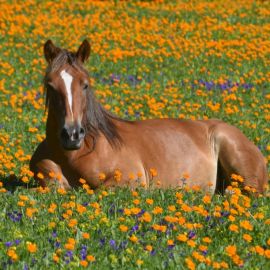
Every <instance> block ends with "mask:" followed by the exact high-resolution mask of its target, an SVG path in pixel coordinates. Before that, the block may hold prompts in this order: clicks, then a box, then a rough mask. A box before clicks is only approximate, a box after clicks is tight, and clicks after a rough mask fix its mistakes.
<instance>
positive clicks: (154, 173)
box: [149, 168, 157, 177]
mask: <svg viewBox="0 0 270 270" xmlns="http://www.w3.org/2000/svg"><path fill="white" fill-rule="evenodd" d="M149 171H150V175H151V177H155V176H157V170H156V169H153V168H151V169H150V170H149Z"/></svg>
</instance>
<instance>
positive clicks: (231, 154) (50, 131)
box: [30, 40, 267, 192]
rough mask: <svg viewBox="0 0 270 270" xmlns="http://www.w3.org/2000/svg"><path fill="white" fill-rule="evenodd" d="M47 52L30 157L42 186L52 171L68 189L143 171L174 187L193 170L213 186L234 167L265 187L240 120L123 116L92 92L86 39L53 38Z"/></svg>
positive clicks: (146, 180) (143, 177) (219, 186)
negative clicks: (73, 46)
mask: <svg viewBox="0 0 270 270" xmlns="http://www.w3.org/2000/svg"><path fill="white" fill-rule="evenodd" d="M44 54H45V58H46V60H47V62H48V68H47V70H46V75H45V80H44V85H45V90H46V106H47V108H48V119H47V125H46V139H45V140H44V141H43V142H42V143H41V144H40V145H39V146H38V148H37V149H36V151H35V153H34V155H33V157H32V159H31V162H30V169H31V170H32V171H33V172H34V173H35V178H36V179H38V180H39V182H40V184H41V185H42V186H46V185H47V184H48V182H49V181H50V179H51V178H55V177H56V178H57V179H58V181H59V185H60V186H61V187H62V188H65V189H68V188H70V187H73V186H78V185H80V183H79V179H80V178H83V179H85V180H86V182H87V183H88V185H89V186H90V187H91V188H93V189H94V188H97V187H99V186H100V185H101V184H103V185H105V186H114V185H125V184H128V185H130V186H135V185H136V183H137V182H138V181H132V180H131V179H133V178H134V177H135V178H138V177H139V178H140V181H141V183H142V184H144V185H145V186H146V187H149V186H150V185H151V182H152V181H156V180H159V182H160V186H161V187H176V186H178V185H181V181H180V179H181V178H182V177H183V175H184V174H188V175H189V177H188V179H186V184H187V185H189V186H194V185H197V186H200V187H201V188H202V189H205V190H209V186H211V188H212V191H213V192H214V191H222V190H224V188H226V186H227V185H228V184H229V183H230V176H231V174H232V173H235V174H239V175H241V176H242V177H243V179H244V184H245V185H247V186H251V187H253V188H256V190H257V191H258V192H263V191H264V188H265V186H266V184H267V169H266V164H265V161H264V157H263V155H262V154H261V153H260V151H259V150H258V148H257V147H256V146H255V145H254V144H253V143H252V142H251V141H249V140H248V139H247V138H246V137H245V136H244V135H243V134H242V133H241V131H240V130H239V129H237V128H236V127H233V126H230V125H228V124H226V123H224V122H222V121H219V120H208V121H189V120H186V121H182V120H178V119H154V120H145V121H126V120H123V119H120V118H118V117H116V116H114V115H112V114H110V113H109V112H107V111H106V110H105V109H104V108H103V107H102V106H101V105H100V104H99V103H98V102H97V101H96V100H95V98H94V95H93V92H92V90H91V88H90V84H89V75H88V73H87V71H86V70H85V69H84V67H83V63H84V62H85V61H86V60H87V59H88V57H89V55H90V45H89V43H88V42H87V41H86V40H85V41H84V42H83V43H82V44H81V46H80V47H79V49H78V51H77V52H76V53H73V52H69V51H67V50H64V49H60V48H58V47H56V46H54V45H53V43H52V42H51V41H50V40H48V41H47V42H46V44H45V45H44ZM153 169H155V170H156V172H157V176H156V177H155V178H153V174H155V173H156V172H155V171H154V170H153ZM39 172H41V173H42V174H38V173H39ZM100 173H102V174H100ZM42 175H43V176H42ZM186 178H187V177H186ZM101 179H102V181H101Z"/></svg>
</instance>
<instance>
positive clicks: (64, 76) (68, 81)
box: [60, 70, 73, 121]
mask: <svg viewBox="0 0 270 270" xmlns="http://www.w3.org/2000/svg"><path fill="white" fill-rule="evenodd" d="M60 76H61V78H62V79H63V81H64V83H65V86H66V91H67V97H68V104H69V108H70V112H71V117H72V121H73V112H72V92H71V84H72V80H73V77H72V76H71V75H70V74H69V73H67V72H66V71H65V70H62V71H61V73H60Z"/></svg>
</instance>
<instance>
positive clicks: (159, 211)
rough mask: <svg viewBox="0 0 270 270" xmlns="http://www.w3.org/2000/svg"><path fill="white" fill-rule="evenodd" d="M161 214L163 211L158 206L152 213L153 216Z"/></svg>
mask: <svg viewBox="0 0 270 270" xmlns="http://www.w3.org/2000/svg"><path fill="white" fill-rule="evenodd" d="M162 212H163V209H162V208H161V207H159V206H157V207H155V208H154V210H153V211H152V213H153V214H154V215H158V214H162Z"/></svg>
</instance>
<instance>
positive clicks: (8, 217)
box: [0, 0, 270, 270]
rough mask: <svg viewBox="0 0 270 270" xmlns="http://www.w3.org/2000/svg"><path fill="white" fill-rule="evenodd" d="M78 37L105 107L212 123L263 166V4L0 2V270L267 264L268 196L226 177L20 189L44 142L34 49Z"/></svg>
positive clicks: (269, 29) (267, 30)
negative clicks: (204, 183)
mask: <svg viewBox="0 0 270 270" xmlns="http://www.w3.org/2000/svg"><path fill="white" fill-rule="evenodd" d="M85 38H87V39H88V40H89V41H90V42H91V56H90V60H89V61H88V62H87V64H86V66H87V69H88V70H89V72H90V75H91V84H92V86H93V89H94V91H95V94H96V96H97V99H98V100H99V101H100V102H101V103H102V105H103V106H104V107H105V108H106V109H107V110H109V111H111V112H113V113H115V114H117V115H119V116H121V117H123V118H125V119H132V120H135V119H148V118H168V117H173V118H181V119H184V118H186V119H193V120H196V119H208V118H219V119H222V120H224V121H226V122H228V123H230V124H232V125H235V126H237V127H238V128H240V129H241V130H242V131H243V133H244V134H245V135H246V136H247V137H248V138H249V139H250V140H252V141H254V143H255V144H256V145H257V146H258V147H259V148H260V150H261V151H262V153H263V154H264V156H265V160H266V162H267V164H268V171H269V169H270V166H269V164H270V124H269V121H270V69H269V67H270V2H269V1H255V2H254V1H251V0H235V1H226V0H224V1H219V0H211V1H207V0H193V1H184V0H182V1H161V0H160V1H117V0H115V1H92V0H88V1H79V0H78V1H37V0H30V1H1V2H0V193H1V194H0V209H1V212H0V269H24V270H26V269H238V268H243V269H252V270H253V269H270V207H269V205H270V197H269V195H268V196H259V197H256V196H255V195H252V191H251V195H250V196H246V195H244V194H242V193H241V191H240V189H238V185H239V182H241V181H242V178H241V177H240V176H237V175H233V176H232V179H233V181H232V185H231V186H230V187H229V190H230V191H233V192H228V193H227V194H226V195H224V196H221V195H215V196H212V197H211V196H210V195H209V194H207V193H203V192H201V191H200V190H199V189H197V188H193V189H190V188H188V187H187V186H186V185H185V183H186V182H187V181H192V179H189V177H188V176H181V175H179V181H182V182H183V185H182V187H181V188H178V189H168V190H161V189H158V188H155V187H153V188H151V189H150V190H145V189H144V188H143V187H140V188H138V189H136V190H130V189H128V188H122V189H120V188H116V189H114V190H108V189H105V188H101V189H100V190H98V191H93V190H91V188H90V187H89V186H88V185H87V184H86V183H85V182H84V180H83V179H81V183H82V188H80V189H77V190H72V191H69V192H65V191H64V190H62V189H58V188H55V187H49V188H46V189H41V188H40V189H37V190H36V191H33V190H31V189H27V188H26V187H32V186H33V185H34V180H33V173H32V172H31V171H30V170H29V167H28V164H29V160H30V158H31V155H32V153H33V152H34V150H35V148H36V147H37V145H38V144H39V143H40V142H41V141H42V140H43V139H44V137H45V123H46V113H44V107H45V105H44V103H45V102H44V95H43V85H42V80H43V76H44V73H45V69H46V62H45V59H44V57H43V44H44V43H45V42H46V40H48V39H52V40H53V41H54V43H55V44H56V45H59V46H61V47H64V48H69V49H73V50H76V49H77V47H78V46H79V44H80V43H81V41H82V40H84V39H85ZM183 158H185V157H183ZM112 159H113V157H112ZM101 174H102V172H101ZM152 176H153V177H155V178H156V179H158V172H156V171H155V170H154V168H153V171H152ZM136 178H137V176H132V179H131V180H132V181H137V179H136ZM138 178H139V177H138Z"/></svg>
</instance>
